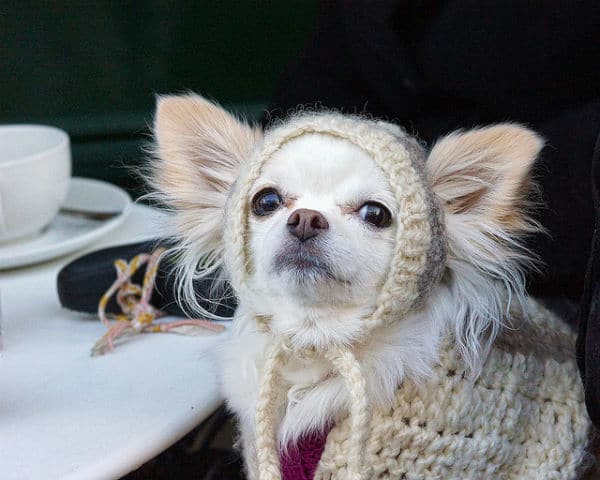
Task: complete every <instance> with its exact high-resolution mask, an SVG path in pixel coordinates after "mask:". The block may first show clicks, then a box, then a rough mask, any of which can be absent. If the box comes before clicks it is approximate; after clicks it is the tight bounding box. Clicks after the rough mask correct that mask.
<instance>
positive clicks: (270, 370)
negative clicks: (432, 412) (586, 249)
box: [224, 113, 587, 480]
mask: <svg viewBox="0 0 600 480" xmlns="http://www.w3.org/2000/svg"><path fill="white" fill-rule="evenodd" d="M310 133H319V134H326V135H331V136H334V137H337V138H341V139H345V140H347V141H349V142H351V143H353V144H354V145H356V146H358V147H360V148H361V149H362V150H364V151H365V152H366V153H367V154H368V155H369V156H370V157H371V158H372V159H373V160H374V161H375V163H376V164H377V166H378V167H379V168H380V169H381V170H382V171H383V172H384V174H385V175H386V177H387V178H388V179H389V184H390V188H391V190H392V192H393V193H394V195H395V198H396V201H397V204H398V206H399V213H398V216H397V218H396V222H395V228H396V232H395V251H394V255H393V258H392V262H391V264H390V266H389V271H388V274H387V278H386V280H385V282H384V284H383V285H382V286H381V289H380V293H379V297H378V301H377V304H376V308H375V309H374V311H373V312H372V314H371V315H370V317H368V318H366V319H365V321H364V328H363V330H362V332H361V333H362V336H361V339H365V338H367V337H368V336H369V334H370V333H371V332H372V331H373V330H374V329H376V328H378V327H380V326H382V325H386V324H389V323H391V322H396V321H400V320H401V319H402V318H403V317H404V316H406V315H407V314H408V313H409V312H411V311H412V310H414V309H416V308H418V307H419V305H420V302H421V300H422V299H423V298H424V297H425V296H426V295H427V293H428V291H429V289H430V288H431V287H432V286H433V285H435V284H436V283H437V281H438V280H439V278H440V276H441V275H442V272H443V269H444V265H445V254H446V241H445V236H444V232H443V228H442V226H441V225H442V222H441V215H442V213H441V209H440V208H439V206H438V205H437V202H436V199H435V197H434V196H433V194H432V193H431V190H430V188H429V187H428V186H427V182H426V179H425V175H424V173H423V172H424V161H425V154H424V151H423V149H422V148H421V147H420V145H419V144H418V143H417V142H416V141H415V140H414V139H412V138H411V137H409V136H408V135H407V134H406V133H405V132H404V131H403V130H402V129H400V128H399V127H396V126H393V125H391V124H387V123H384V122H376V121H371V120H365V119H362V118H358V117H349V116H342V115H339V114H331V113H328V114H312V115H305V116H299V117H297V118H295V119H293V120H292V121H289V122H287V123H285V124H283V125H281V126H279V127H276V128H274V129H271V130H269V131H267V132H266V134H265V138H264V142H263V143H262V145H261V149H260V150H259V151H257V152H255V153H254V155H253V156H252V158H251V159H250V160H249V161H247V162H245V164H244V165H243V166H242V171H241V173H240V175H239V176H238V178H237V180H236V183H235V184H234V186H233V188H232V191H231V194H230V197H229V199H228V203H227V207H226V208H227V214H226V216H225V218H226V221H227V225H226V228H225V229H224V232H225V233H224V241H225V256H224V257H225V259H226V262H227V264H226V267H227V270H228V273H229V276H230V281H231V285H232V287H233V288H234V290H235V291H236V294H237V295H238V297H239V298H240V300H241V301H242V302H244V301H246V302H245V303H247V304H250V305H251V304H252V297H253V291H252V284H251V282H250V281H249V279H250V276H251V273H252V270H253V265H252V258H251V256H250V255H249V252H248V235H249V231H248V215H249V209H250V207H249V205H250V191H251V189H252V186H253V185H254V183H255V182H256V180H257V179H258V177H259V176H260V173H261V170H262V168H263V165H264V164H265V162H266V161H268V160H269V159H270V158H271V157H272V156H273V154H274V153H275V152H277V151H278V150H279V149H280V148H281V147H282V146H283V145H284V144H286V143H287V142H290V141H292V140H293V139H295V138H297V137H300V136H301V135H305V134H310ZM257 313H258V312H257ZM256 320H257V322H258V323H259V325H261V326H262V327H263V328H265V330H267V331H269V318H268V317H264V316H259V315H257V316H256ZM275 340H276V342H274V345H275V346H274V347H273V348H272V349H271V351H269V352H268V354H267V360H266V363H265V366H264V370H263V372H262V374H263V377H262V382H261V387H260V393H259V398H258V402H257V406H256V416H255V439H256V445H255V449H253V450H254V451H255V452H256V458H253V459H249V460H248V461H247V464H248V465H254V466H255V471H254V472H251V473H254V475H255V476H256V478H259V479H260V480H275V479H279V478H281V477H280V471H279V458H278V453H277V442H276V427H277V425H276V423H277V420H278V418H277V416H276V415H277V414H276V412H279V411H280V406H281V402H282V401H283V399H284V398H285V395H283V392H282V391H281V390H282V388H283V382H282V381H281V378H280V368H281V367H282V365H284V364H285V362H286V361H287V359H288V358H289V357H290V356H292V355H296V356H304V357H311V356H319V357H321V358H327V359H328V360H329V361H330V362H331V364H332V365H333V368H334V370H336V371H337V373H338V374H339V375H340V376H341V377H342V378H343V379H344V381H345V384H346V387H347V389H348V392H349V396H350V399H351V408H350V416H349V419H348V420H347V421H346V422H345V423H343V424H342V425H341V426H339V427H336V429H334V431H333V432H332V434H330V436H329V438H328V442H327V446H326V450H325V452H324V454H323V459H322V461H321V467H320V469H319V471H318V472H317V478H323V479H325V478H339V479H349V480H359V479H360V480H362V479H367V478H372V477H373V475H376V478H407V479H408V478H415V479H416V478H488V477H486V476H477V474H476V472H484V471H483V470H479V467H477V468H478V470H472V468H473V467H472V465H471V464H469V462H468V460H467V459H466V457H465V460H464V462H466V463H465V464H464V465H463V466H462V467H461V468H462V470H461V472H462V473H463V474H464V476H463V475H462V474H461V475H460V476H459V475H458V474H457V473H456V471H455V470H451V469H450V470H448V469H446V470H444V468H442V467H441V466H440V467H439V468H438V467H436V469H434V470H431V471H435V472H438V473H436V474H435V475H433V476H431V477H429V476H428V475H425V476H422V475H421V474H420V473H418V472H417V470H415V471H414V472H413V473H414V474H413V473H411V470H410V468H405V467H404V466H403V463H402V462H403V459H404V458H408V459H410V460H411V461H413V462H414V461H416V460H415V458H416V457H419V458H420V456H423V458H428V459H430V458H431V457H433V458H434V460H433V461H432V462H429V460H427V462H429V463H431V464H435V465H438V466H439V465H447V464H450V463H452V459H451V458H448V455H449V454H448V452H447V451H446V450H444V449H445V448H448V445H450V444H448V443H447V442H446V443H444V442H443V441H441V440H439V439H437V441H433V440H435V439H429V437H427V436H424V437H422V438H421V440H419V441H418V442H416V443H415V442H413V443H411V442H408V444H407V443H406V442H405V443H402V442H401V443H402V447H401V448H402V450H403V451H404V450H406V452H407V453H406V455H405V456H404V457H403V456H402V455H399V454H398V455H396V457H394V458H395V459H396V460H393V461H392V460H390V459H389V458H388V459H387V460H386V462H387V464H389V465H388V467H385V468H384V469H381V468H379V467H377V468H379V470H381V471H378V472H375V470H377V468H376V469H375V470H374V469H373V467H375V466H376V465H374V462H375V460H374V458H375V457H376V456H378V455H379V453H378V452H377V451H375V452H373V449H374V448H375V447H374V446H373V445H378V444H377V442H376V441H375V440H373V438H374V436H373V435H376V437H377V438H378V439H379V442H381V441H384V442H385V441H389V440H390V439H389V438H387V437H385V435H380V434H378V433H376V432H377V431H378V430H377V429H381V428H383V427H381V418H383V417H385V414H382V413H381V412H375V414H374V417H373V424H372V422H371V420H372V418H371V413H372V412H371V409H370V406H369V404H368V397H367V393H366V382H365V379H364V378H363V375H362V373H361V368H360V364H359V362H358V361H357V360H356V358H355V356H354V354H353V352H352V348H351V347H349V346H344V345H334V344H332V345H329V346H328V348H326V349H321V350H316V349H314V348H312V349H311V348H308V349H306V348H305V349H303V350H302V351H297V350H296V351H294V350H293V349H292V347H291V342H290V339H288V338H276V339H275ZM448 342H449V343H447V345H451V344H452V342H451V340H448ZM447 350H448V353H447V358H454V356H453V355H455V354H456V352H454V350H453V349H452V348H451V347H448V349H447ZM508 355H512V353H508ZM514 360H515V361H514V362H513V361H512V360H511V359H510V358H509V359H508V360H507V361H506V362H504V363H503V364H502V368H505V367H506V368H509V370H510V369H512V370H511V374H513V376H519V374H521V373H522V371H521V370H522V364H521V363H519V362H516V358H515V359H514ZM571 360H572V359H571ZM532 362H533V360H532ZM488 363H489V362H488ZM533 363H535V362H533ZM569 365H570V364H569ZM492 368H495V367H492ZM526 368H527V366H526ZM534 368H537V369H538V370H539V369H540V368H541V369H542V370H543V368H544V367H543V365H542V364H540V365H537V364H536V365H534ZM553 368H554V367H553ZM556 368H558V369H559V370H560V368H562V367H556ZM455 370H456V369H455ZM538 370H536V371H538ZM542 373H543V372H542ZM552 373H553V375H551V376H550V377H548V378H551V382H555V380H557V379H558V378H562V376H563V375H564V374H569V375H571V374H573V375H575V373H573V372H571V370H570V367H569V368H566V370H564V371H563V370H560V371H553V372H552ZM525 377H526V378H527V380H528V381H532V379H531V378H530V377H529V376H525ZM525 377H523V375H520V376H519V378H525ZM440 378H441V379H442V380H444V378H445V377H444V375H441V377H440ZM447 378H448V377H447ZM510 378H513V377H510ZM515 378H516V377H515ZM448 382H451V380H445V383H448ZM442 383H443V382H442ZM502 388H504V386H503V385H502V384H501V383H497V384H495V385H494V386H493V389H499V391H498V392H494V393H492V394H490V400H492V401H495V400H497V399H496V398H495V397H494V395H495V394H496V393H498V395H500V393H501V390H502ZM523 388H525V389H526V388H527V387H523ZM570 388H575V386H574V385H570ZM493 389H492V390H493ZM406 390H407V389H404V388H401V389H400V390H399V392H403V391H404V393H399V398H400V399H403V400H399V402H400V403H399V405H401V403H402V402H406V401H408V400H406V395H407V393H406ZM467 390H468V389H467ZM467 390H465V391H461V394H460V395H459V397H460V398H461V399H462V400H461V401H466V402H468V401H469V398H468V393H465V392H466V391H467ZM575 390H576V388H575ZM413 393H415V392H412V391H411V394H413ZM419 398H422V397H417V396H416V395H415V399H416V401H419ZM431 398H437V396H435V395H434V396H432V397H431ZM498 398H500V397H498ZM536 401H543V402H546V403H548V402H551V403H552V405H554V402H555V398H554V396H553V395H552V394H551V393H549V394H548V395H547V397H545V398H538V399H536ZM560 402H563V403H564V402H565V401H564V400H560V401H559V403H560ZM582 405H583V403H582V399H581V398H580V395H579V396H578V395H575V397H574V398H573V399H572V400H570V401H568V402H566V403H565V407H564V408H565V409H566V413H565V415H569V414H570V415H574V416H575V417H573V418H576V419H577V421H576V422H575V424H576V426H577V431H576V432H572V433H568V434H566V436H567V437H568V439H565V440H564V441H562V444H561V445H562V446H564V447H565V448H564V450H567V449H571V450H577V451H578V452H579V454H576V456H577V455H579V457H577V458H579V459H581V457H582V455H583V453H582V452H583V449H584V446H585V443H584V437H585V434H586V433H587V423H586V421H585V420H584V419H585V418H586V417H585V411H583V412H582V411H581V409H582ZM413 407H414V408H416V409H417V410H416V411H417V412H419V411H420V410H419V408H417V407H415V406H414V405H413V406H412V407H411V408H412V410H410V411H411V412H413V411H414V408H413ZM515 407H516V406H515ZM400 411H403V410H400V409H399V410H398V412H400ZM551 411H555V410H552V409H551ZM446 413H448V412H446ZM456 413H457V414H458V412H456ZM382 415H383V416H382ZM397 415H398V414H397V413H396V414H394V413H392V417H393V418H396V417H397ZM402 415H403V414H402ZM392 417H390V418H392ZM425 417H426V416H425ZM425 417H423V418H425ZM403 418H404V417H403ZM407 418H409V422H410V421H412V419H413V418H421V417H419V416H418V415H417V416H416V417H415V416H414V415H412V413H411V415H409V416H407ZM427 419H428V420H429V417H427ZM396 420H397V418H396ZM424 421H427V420H425V419H424ZM429 421H430V422H431V420H429ZM479 421H480V422H483V423H484V426H483V427H482V428H480V429H479V430H476V429H474V431H475V430H476V431H477V432H478V433H477V435H479V434H480V433H481V434H482V435H485V433H486V427H485V422H487V421H489V422H493V421H494V418H493V417H486V418H482V419H480V420H479ZM440 422H441V423H440V425H442V424H443V423H444V421H443V420H441V421H440ZM384 423H385V422H384ZM403 425H404V424H400V425H397V424H395V426H394V427H393V428H391V427H389V426H388V427H387V428H388V430H387V431H389V432H396V434H397V436H398V438H402V437H403V435H405V432H403V431H400V430H402V428H401V427H402V426H403ZM373 428H375V429H376V430H373ZM390 428H391V429H390ZM584 430H585V432H584ZM407 431H408V430H407ZM441 431H442V432H447V431H448V435H452V433H451V429H450V430H446V426H444V428H442V429H441ZM473 435H475V434H473ZM440 436H441V437H443V438H446V437H445V436H444V435H440ZM451 438H454V437H451ZM478 438H479V437H478ZM394 439H395V440H397V438H395V437H394ZM423 439H425V440H423ZM430 440H431V441H432V442H433V443H432V445H438V446H441V447H440V448H439V449H437V448H436V447H434V446H428V442H429V441H430ZM373 442H375V443H373ZM451 443H452V442H451ZM455 443H456V442H454V443H452V445H454V446H453V447H452V448H456V449H460V445H458V444H455ZM522 443H523V442H522ZM367 445H368V448H366V447H367ZM550 445H551V444H550ZM382 448H383V446H382ZM507 448H509V449H514V448H525V446H524V445H521V446H516V445H513V444H511V445H510V446H509V447H507ZM548 448H550V447H548ZM475 450H476V448H475ZM381 451H383V450H381ZM545 453H546V454H547V455H551V453H549V452H545ZM365 455H367V456H368V458H365ZM499 455H500V453H499ZM460 456H461V461H463V452H461V454H460ZM392 457H393V455H392ZM382 458H383V457H382ZM386 458H387V457H386ZM503 458H504V459H505V460H506V461H510V460H511V457H510V455H505V456H504V457H503ZM485 460H486V461H487V460H489V456H488V457H485ZM394 462H400V463H394ZM427 462H425V463H427ZM499 463H502V460H499ZM575 463H577V462H576V461H575V460H573V462H571V463H570V465H571V464H572V465H575ZM461 465H462V464H461ZM463 467H464V468H463ZM531 468H534V467H533V466H532V467H531ZM392 470H393V471H394V472H396V473H391V472H392ZM386 471H387V472H388V473H387V474H386V473H385V472H386ZM420 471H425V470H420ZM498 471H500V470H498ZM569 471H571V470H569ZM336 472H337V473H336ZM397 472H402V473H401V474H399V473H398V474H397ZM439 472H442V473H439ZM443 472H446V473H445V474H444V473H443ZM453 472H454V473H453ZM473 472H475V473H473ZM401 475H405V476H404V477H403V476H401ZM420 475H421V476H420ZM445 475H446V476H445ZM493 478H515V479H516V478H538V477H535V476H533V475H529V476H527V475H524V476H510V475H508V476H506V475H505V476H498V477H493ZM539 478H542V477H539ZM544 478H570V477H568V476H564V475H556V476H549V477H544Z"/></svg>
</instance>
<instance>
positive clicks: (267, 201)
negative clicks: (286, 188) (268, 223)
mask: <svg viewBox="0 0 600 480" xmlns="http://www.w3.org/2000/svg"><path fill="white" fill-rule="evenodd" d="M282 203H283V200H282V199H281V195H279V193H277V190H274V189H272V188H266V189H264V190H261V191H260V192H258V193H257V194H256V195H255V196H254V198H253V199H252V211H253V212H254V214H255V215H257V216H259V217H264V216H265V215H268V214H269V213H272V212H274V211H275V210H277V209H278V208H279V207H280V206H281V204H282Z"/></svg>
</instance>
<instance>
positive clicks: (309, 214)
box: [287, 208, 329, 242]
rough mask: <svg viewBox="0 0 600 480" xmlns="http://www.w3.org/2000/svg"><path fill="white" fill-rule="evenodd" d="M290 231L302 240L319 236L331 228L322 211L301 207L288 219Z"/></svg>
mask: <svg viewBox="0 0 600 480" xmlns="http://www.w3.org/2000/svg"><path fill="white" fill-rule="evenodd" d="M287 226H288V229H289V231H290V233H291V234H292V235H293V236H294V237H296V238H297V239H298V240H300V241H301V242H303V241H305V240H308V239H309V238H312V237H315V236H317V235H318V234H319V233H321V231H323V230H327V229H328V228H329V223H327V220H326V219H325V217H324V216H323V215H322V214H321V212H317V211H316V210H309V209H308V208H299V209H298V210H294V211H293V212H292V214H291V215H290V217H289V218H288V221H287Z"/></svg>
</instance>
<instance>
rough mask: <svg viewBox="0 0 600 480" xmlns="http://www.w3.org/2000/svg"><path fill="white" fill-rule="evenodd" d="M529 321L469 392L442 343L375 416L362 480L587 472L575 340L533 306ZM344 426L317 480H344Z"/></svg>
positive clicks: (539, 477) (515, 479)
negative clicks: (421, 377) (431, 363)
mask: <svg viewBox="0 0 600 480" xmlns="http://www.w3.org/2000/svg"><path fill="white" fill-rule="evenodd" d="M531 311H532V314H531V318H530V319H529V320H528V321H524V320H520V322H524V323H521V326H520V327H519V329H518V330H509V331H506V332H505V333H503V334H501V336H500V337H498V339H497V341H496V343H495V345H494V348H493V349H492V352H491V354H490V357H489V359H488V361H487V363H486V364H485V367H484V369H483V372H482V374H481V376H480V377H479V378H478V379H477V381H476V382H475V383H474V384H473V383H472V382H471V381H469V380H468V379H467V378H465V377H464V375H463V371H464V367H463V365H462V362H461V360H460V358H459V355H458V353H457V352H456V350H455V349H454V348H453V343H452V342H451V341H450V339H447V341H446V342H445V344H444V347H443V352H444V354H443V356H442V359H441V363H440V365H439V366H438V367H437V368H436V375H435V376H434V377H432V378H431V379H430V380H429V381H428V383H427V384H426V385H424V386H423V387H421V388H419V387H417V386H415V385H414V384H412V383H410V382H405V383H404V385H402V386H401V387H400V388H399V389H398V393H397V395H396V401H395V404H394V406H393V407H392V409H391V410H389V411H385V412H381V411H378V412H374V414H373V417H372V420H371V426H370V433H369V438H368V440H367V442H366V455H365V465H366V466H367V471H366V472H365V478H373V479H389V480H392V479H395V480H397V479H406V480H423V479H432V480H433V479H439V480H442V479H443V480H450V479H456V480H459V479H460V480H466V479H473V480H483V479H490V480H496V479H498V480H508V479H510V480H530V479H531V480H533V479H536V480H551V479H556V480H558V479H574V478H577V476H578V474H579V473H581V472H583V470H584V467H585V465H586V463H587V462H586V455H587V454H586V445H587V442H588V435H589V426H590V423H589V420H588V417H587V413H586V410H585V405H584V401H583V391H582V387H581V382H580V380H579V374H578V371H577V367H576V364H575V359H574V356H573V352H574V341H575V339H574V336H573V334H572V333H571V331H570V330H569V328H568V327H567V326H566V325H564V324H563V323H562V322H561V321H560V320H559V319H558V318H557V317H556V316H555V315H553V314H552V313H551V312H549V311H548V310H546V309H544V308H542V307H540V306H539V305H538V304H536V303H535V302H531ZM349 437H350V423H349V421H348V420H345V421H343V422H341V423H339V424H338V425H336V426H335V428H334V429H333V430H332V431H331V432H330V433H329V436H328V438H327V443H326V446H325V451H324V452H323V455H322V457H321V462H320V465H319V468H318V470H317V473H316V475H315V480H317V479H318V480H329V479H339V480H345V479H346V478H348V476H347V473H346V469H347V464H348V451H347V439H348V438H349Z"/></svg>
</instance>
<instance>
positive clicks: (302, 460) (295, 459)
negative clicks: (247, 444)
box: [279, 427, 331, 480]
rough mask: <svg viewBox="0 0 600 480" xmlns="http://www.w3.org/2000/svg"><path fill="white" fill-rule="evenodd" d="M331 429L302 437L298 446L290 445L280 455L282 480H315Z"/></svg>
mask: <svg viewBox="0 0 600 480" xmlns="http://www.w3.org/2000/svg"><path fill="white" fill-rule="evenodd" d="M330 430H331V427H328V428H326V429H325V430H323V431H321V432H311V433H308V434H306V435H303V436H302V437H300V439H299V440H298V442H297V443H296V445H288V448H287V451H286V453H280V454H279V462H280V463H281V477H282V480H313V478H314V476H315V471H316V470H317V465H319V460H320V459H321V454H322V453H323V449H324V448H325V441H326V440H327V434H328V433H329V431H330Z"/></svg>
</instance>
